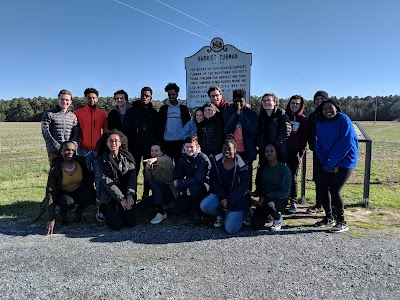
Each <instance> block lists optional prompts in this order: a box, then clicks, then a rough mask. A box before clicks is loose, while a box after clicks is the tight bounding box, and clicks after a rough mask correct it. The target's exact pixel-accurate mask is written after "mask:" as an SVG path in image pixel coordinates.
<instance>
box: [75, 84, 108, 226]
mask: <svg viewBox="0 0 400 300" xmlns="http://www.w3.org/2000/svg"><path fill="white" fill-rule="evenodd" d="M84 95H85V101H86V105H85V106H84V107H82V108H79V109H77V110H75V111H74V113H75V115H76V118H77V119H78V123H79V144H78V155H80V156H83V157H85V158H86V165H87V167H88V169H89V170H92V171H93V172H94V178H95V179H94V182H95V186H96V191H97V198H98V197H99V186H100V174H99V171H98V168H97V155H98V152H97V148H98V146H97V142H98V141H99V139H100V137H101V135H102V134H103V133H104V132H106V131H107V113H106V112H105V111H104V110H102V109H100V108H98V107H97V102H98V101H99V92H98V91H97V90H96V89H95V88H87V89H86V90H85V91H84ZM96 219H97V220H98V221H99V222H102V221H103V220H104V217H103V216H102V214H101V212H100V211H99V210H98V211H97V213H96Z"/></svg>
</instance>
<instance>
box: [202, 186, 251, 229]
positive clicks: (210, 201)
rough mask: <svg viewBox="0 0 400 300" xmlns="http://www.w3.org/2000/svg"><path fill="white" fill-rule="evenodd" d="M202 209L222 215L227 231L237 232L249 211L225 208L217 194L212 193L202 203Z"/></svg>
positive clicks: (215, 214) (208, 212)
mask: <svg viewBox="0 0 400 300" xmlns="http://www.w3.org/2000/svg"><path fill="white" fill-rule="evenodd" d="M200 209H201V210H202V211H203V212H205V213H206V214H210V215H214V216H220V217H222V218H224V228H225V231H226V232H227V233H235V232H238V231H239V230H240V228H242V225H243V222H244V220H245V219H246V217H247V214H248V211H241V210H239V211H231V210H227V211H226V212H225V211H224V210H223V207H222V205H221V202H220V201H219V199H218V197H217V195H215V194H210V195H208V196H207V197H206V198H204V199H203V201H201V203H200Z"/></svg>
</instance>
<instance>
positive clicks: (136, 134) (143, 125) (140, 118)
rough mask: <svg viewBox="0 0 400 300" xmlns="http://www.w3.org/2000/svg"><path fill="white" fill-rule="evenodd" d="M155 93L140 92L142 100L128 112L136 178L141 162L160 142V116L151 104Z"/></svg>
mask: <svg viewBox="0 0 400 300" xmlns="http://www.w3.org/2000/svg"><path fill="white" fill-rule="evenodd" d="M152 94H153V91H152V89H151V88H150V87H148V86H145V87H143V88H142V90H141V92H140V100H137V101H135V102H133V103H132V107H131V108H130V109H129V110H128V111H127V112H126V115H125V120H124V130H123V132H124V133H126V135H127V137H128V148H129V152H130V153H131V154H132V155H133V157H134V158H135V162H136V176H137V175H138V174H139V170H140V164H141V160H142V158H143V159H148V158H150V157H151V155H150V148H151V145H153V143H154V142H156V141H159V140H160V134H159V126H160V125H159V124H160V121H159V114H158V112H157V111H156V110H155V109H154V108H153V105H152V104H151V98H152ZM148 194H149V187H148V186H147V184H146V185H145V186H144V191H143V195H144V196H148Z"/></svg>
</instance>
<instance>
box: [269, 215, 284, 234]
mask: <svg viewBox="0 0 400 300" xmlns="http://www.w3.org/2000/svg"><path fill="white" fill-rule="evenodd" d="M282 221H283V217H282V215H281V217H280V218H279V220H274V221H273V222H272V226H271V228H270V230H271V231H279V230H281V227H282Z"/></svg>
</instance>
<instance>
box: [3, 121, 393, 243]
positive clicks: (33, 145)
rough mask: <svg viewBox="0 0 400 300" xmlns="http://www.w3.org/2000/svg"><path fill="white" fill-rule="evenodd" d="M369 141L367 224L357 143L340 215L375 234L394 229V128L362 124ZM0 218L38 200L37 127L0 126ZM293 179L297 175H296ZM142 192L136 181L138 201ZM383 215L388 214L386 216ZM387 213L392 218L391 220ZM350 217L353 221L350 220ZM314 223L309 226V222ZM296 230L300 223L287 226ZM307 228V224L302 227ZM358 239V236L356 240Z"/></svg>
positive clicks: (42, 160)
mask: <svg viewBox="0 0 400 300" xmlns="http://www.w3.org/2000/svg"><path fill="white" fill-rule="evenodd" d="M361 124H362V126H363V127H364V129H365V130H366V132H367V133H368V134H369V136H370V137H371V138H372V140H373V143H372V166H371V185H370V197H369V199H370V200H369V205H370V206H369V211H370V212H371V214H369V218H366V219H363V220H360V219H359V218H357V217H356V216H357V215H360V214H361V213H362V212H363V211H365V209H364V208H363V180H364V157H365V144H364V143H360V155H359V163H358V166H357V168H356V169H355V171H354V172H353V174H352V176H351V177H350V179H349V181H348V183H347V184H346V185H345V187H344V189H343V197H344V198H345V205H346V214H349V215H350V219H349V223H350V226H351V227H353V226H354V227H357V228H359V229H361V230H364V229H366V230H371V229H373V230H380V229H382V228H384V227H385V226H386V225H385V224H387V223H388V222H387V219H388V218H391V219H390V226H392V228H400V222H399V217H398V216H399V215H400V201H399V200H398V199H399V198H398V197H399V196H398V195H399V194H400V183H399V178H400V135H399V132H400V123H399V122H377V123H376V124H374V122H362V123H361ZM308 154H309V155H308V157H307V170H308V172H307V176H306V197H307V201H308V203H310V204H312V203H314V202H315V186H314V183H313V182H312V181H311V178H312V171H311V170H312V155H311V152H310V151H308ZM0 165H1V170H0V217H10V216H18V217H20V218H26V216H32V215H34V213H35V212H36V209H37V206H38V203H40V202H41V201H42V199H43V196H44V191H45V185H46V181H47V172H48V169H49V164H48V160H47V153H46V149H45V144H44V140H43V138H42V135H41V131H40V123H0ZM299 178H301V177H300V175H299ZM142 191H143V185H142V176H141V175H139V183H138V195H141V194H142ZM387 211H389V212H390V213H388V212H387ZM393 213H394V214H395V215H396V216H397V218H396V217H393ZM353 216H354V217H353ZM309 221H310V222H311V221H314V220H309ZM290 222H292V225H294V226H297V225H301V223H302V222H303V223H304V220H302V219H300V220H295V219H293V220H290V218H289V219H288V224H290ZM306 223H307V222H306ZM360 236H362V234H361V235H360Z"/></svg>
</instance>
